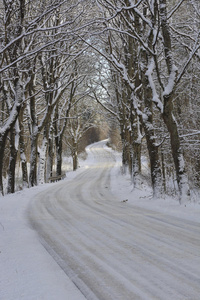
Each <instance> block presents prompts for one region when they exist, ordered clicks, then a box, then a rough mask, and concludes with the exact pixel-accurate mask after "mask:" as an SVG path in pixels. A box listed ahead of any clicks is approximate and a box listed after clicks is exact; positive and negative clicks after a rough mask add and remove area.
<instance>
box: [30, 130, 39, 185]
mask: <svg viewBox="0 0 200 300" xmlns="http://www.w3.org/2000/svg"><path fill="white" fill-rule="evenodd" d="M37 160H38V134H37V133H35V134H33V135H32V136H31V158H30V174H29V186H30V187H32V186H35V185H37Z"/></svg>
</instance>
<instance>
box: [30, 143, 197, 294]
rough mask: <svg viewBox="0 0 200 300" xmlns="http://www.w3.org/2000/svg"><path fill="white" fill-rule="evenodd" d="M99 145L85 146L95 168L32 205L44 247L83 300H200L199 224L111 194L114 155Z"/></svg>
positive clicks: (55, 186)
mask: <svg viewBox="0 0 200 300" xmlns="http://www.w3.org/2000/svg"><path fill="white" fill-rule="evenodd" d="M103 145H104V143H103V142H100V143H97V144H94V145H93V146H91V147H90V149H89V151H90V153H89V155H90V156H92V157H93V163H91V164H90V165H88V168H86V169H85V171H84V172H81V173H80V174H78V175H77V176H76V177H75V179H74V180H73V181H70V182H67V181H62V182H59V183H56V184H52V186H50V188H49V189H48V190H45V191H44V192H42V193H39V194H38V195H37V196H36V197H35V199H34V201H32V202H31V206H30V208H29V214H30V220H31V224H32V226H33V227H34V228H35V230H36V231H37V232H38V234H39V236H40V239H41V242H42V244H43V245H44V247H45V248H46V250H47V251H48V252H49V254H50V255H51V256H52V257H53V258H54V259H55V261H56V262H57V264H58V265H59V266H60V268H62V270H64V272H65V273H66V275H67V276H68V277H69V278H70V279H71V281H72V282H73V283H74V284H75V285H76V287H77V288H78V289H79V290H80V292H81V293H82V294H83V295H84V297H85V299H88V300H96V299H98V300H118V299H120V300H140V299H146V300H151V299H152V300H156V299H159V300H184V299H187V300H199V299H200V227H199V223H196V222H194V221H189V220H184V219H181V218H177V217H173V216H170V215H167V214H164V213H159V212H156V211H152V210H147V209H144V208H139V207H136V206H134V205H131V204H129V202H122V201H121V200H122V199H120V198H118V197H117V196H116V195H115V196H114V195H113V194H111V192H110V170H111V166H112V165H113V164H114V156H113V154H112V152H109V151H107V150H106V149H105V148H104V147H103ZM90 162H91V159H90ZM58 300H59V299H58ZM70 300H73V299H70Z"/></svg>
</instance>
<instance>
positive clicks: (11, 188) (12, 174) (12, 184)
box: [7, 127, 18, 194]
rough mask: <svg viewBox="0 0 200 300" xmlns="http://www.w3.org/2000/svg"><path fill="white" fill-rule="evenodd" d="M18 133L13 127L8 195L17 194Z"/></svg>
mask: <svg viewBox="0 0 200 300" xmlns="http://www.w3.org/2000/svg"><path fill="white" fill-rule="evenodd" d="M17 134H18V133H17V132H16V129H15V128H14V127H13V128H12V130H11V132H10V160H9V167H8V188H7V193H8V194H10V193H14V192H15V166H16V160H17V152H18V137H17V136H16V135H17Z"/></svg>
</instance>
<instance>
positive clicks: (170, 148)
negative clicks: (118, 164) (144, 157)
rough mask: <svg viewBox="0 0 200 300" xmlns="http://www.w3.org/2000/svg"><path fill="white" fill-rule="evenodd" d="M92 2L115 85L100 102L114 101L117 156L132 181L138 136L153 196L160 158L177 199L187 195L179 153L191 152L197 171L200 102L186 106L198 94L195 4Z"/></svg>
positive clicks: (199, 33) (162, 181) (161, 182)
mask: <svg viewBox="0 0 200 300" xmlns="http://www.w3.org/2000/svg"><path fill="white" fill-rule="evenodd" d="M97 2H98V4H99V6H100V8H101V12H102V19H103V20H104V22H103V23H102V36H101V37H102V41H103V42H104V45H105V48H104V51H103V52H104V57H105V58H106V59H107V61H108V63H109V66H110V78H111V82H112V87H113V91H114V93H115V94H114V97H112V99H111V97H108V99H109V101H108V103H107V108H108V110H110V109H111V108H112V109H113V115H115V117H116V118H117V119H118V122H119V125H120V134H121V139H122V144H123V164H124V165H128V166H129V169H130V172H131V175H132V179H133V183H134V185H137V183H138V177H139V176H140V175H141V149H142V140H143V138H145V140H146V144H147V150H148V156H149V160H150V169H151V181H152V187H153V194H154V196H159V195H161V194H162V193H163V192H164V191H166V169H167V168H166V167H165V166H166V164H169V162H170V165H171V162H172V161H173V169H174V170H175V174H176V181H177V186H178V191H179V198H180V202H181V203H183V202H186V201H188V200H189V199H190V187H189V182H188V174H187V171H186V168H185V161H186V159H188V158H189V157H191V156H194V155H196V157H195V159H193V163H192V168H193V170H194V169H195V171H196V172H195V173H196V175H197V177H196V179H197V181H198V179H199V130H198V123H199V114H198V113H199V110H198V111H194V110H193V107H194V106H196V105H197V106H198V104H197V103H198V101H199V97H198V95H197V94H198V76H199V58H200V50H199V49H200V21H199V13H200V10H199V8H200V7H199V4H197V3H196V1H184V0H180V1H178V0H177V1H167V0H159V1H156V0H152V1H151V0H146V1H145V0H144V1H136V0H135V1H128V0H124V1H101V0H98V1H97ZM106 89H107V87H106ZM188 92H189V93H188ZM104 104H105V103H104ZM188 114H189V115H190V118H188ZM191 114H192V120H191ZM177 121H179V123H178V122H177ZM192 140H193V142H192ZM194 140H195V142H194ZM194 143H195V144H196V145H195V146H196V149H195V150H197V147H198V150H197V153H195V154H194V152H193V149H192V147H193V144H194ZM189 145H190V146H189ZM197 145H198V146H197ZM188 150H189V151H188ZM186 151H187V153H188V155H186V154H185V152H186ZM193 180H195V177H194V176H193Z"/></svg>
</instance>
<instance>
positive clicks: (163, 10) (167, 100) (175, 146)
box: [160, 0, 190, 203]
mask: <svg viewBox="0 0 200 300" xmlns="http://www.w3.org/2000/svg"><path fill="white" fill-rule="evenodd" d="M160 17H161V27H162V34H163V43H164V50H165V61H166V66H167V69H168V74H169V78H168V82H169V83H170V84H169V87H170V88H169V87H168V89H166V90H165V91H164V93H163V100H164V109H163V120H164V122H165V124H166V126H167V129H168V131H169V134H170V139H171V150H172V156H173V160H174V165H175V169H176V177H177V183H178V187H179V193H180V200H179V201H180V203H185V202H187V201H188V200H190V188H189V184H188V178H187V173H186V170H185V163H184V157H183V150H182V148H181V144H180V137H179V132H178V125H177V122H176V120H175V117H174V115H173V94H174V93H173V91H174V88H175V85H176V75H177V68H176V67H175V65H174V62H173V56H172V43H171V34H170V27H169V24H168V19H167V1H166V0H160Z"/></svg>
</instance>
